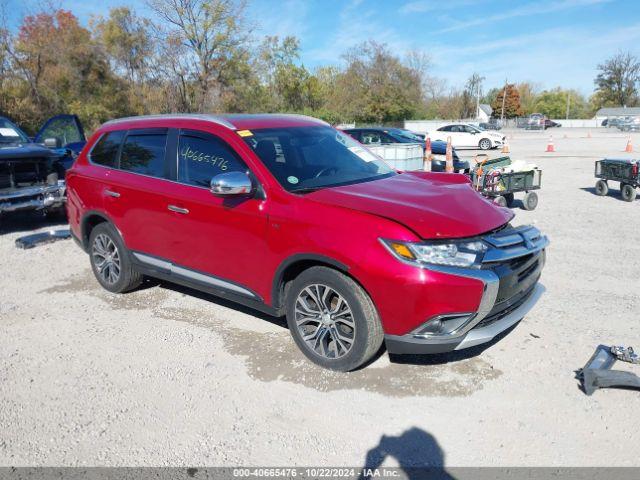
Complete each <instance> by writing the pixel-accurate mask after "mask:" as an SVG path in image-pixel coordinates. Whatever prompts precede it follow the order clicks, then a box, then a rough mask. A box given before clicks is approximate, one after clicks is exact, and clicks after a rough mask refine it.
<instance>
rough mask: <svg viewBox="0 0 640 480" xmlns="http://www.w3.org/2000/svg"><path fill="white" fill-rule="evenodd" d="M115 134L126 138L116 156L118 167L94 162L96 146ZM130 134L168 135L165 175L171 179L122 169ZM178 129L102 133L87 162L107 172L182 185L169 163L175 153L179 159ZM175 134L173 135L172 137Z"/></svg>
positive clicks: (162, 128) (165, 128) (161, 128)
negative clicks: (120, 134)
mask: <svg viewBox="0 0 640 480" xmlns="http://www.w3.org/2000/svg"><path fill="white" fill-rule="evenodd" d="M115 132H124V136H123V137H122V140H121V141H120V145H119V146H118V153H117V154H116V162H115V163H116V165H115V166H113V167H110V166H107V165H102V164H100V163H96V162H94V161H93V159H92V158H91V154H92V153H93V149H94V148H96V146H97V145H98V143H100V141H101V140H102V139H103V138H104V137H105V136H107V135H109V134H110V133H115ZM129 132H136V133H135V134H137V135H158V134H160V135H161V134H166V135H167V143H166V144H165V149H164V168H165V175H167V174H169V175H170V177H167V178H165V177H156V176H154V175H147V174H145V173H139V172H132V171H131V170H123V169H122V168H120V157H121V155H122V147H123V146H124V144H125V142H126V140H127V137H128V136H129ZM137 132H142V133H137ZM176 132H177V129H175V128H168V127H154V128H134V129H126V130H125V129H115V130H109V131H107V132H102V133H101V134H100V137H99V138H98V140H96V142H95V143H94V144H93V145H92V146H91V149H90V150H89V152H88V153H87V161H88V162H89V164H90V165H91V166H94V167H99V168H104V169H107V170H117V171H119V172H123V173H127V174H130V175H139V176H141V177H147V178H153V179H155V180H163V181H165V182H172V183H180V182H178V181H176V180H175V178H177V177H176V176H175V172H174V171H173V169H172V168H171V165H170V162H169V156H170V154H171V153H172V152H173V153H175V154H176V158H177V148H176V144H177V140H176V138H173V137H174V136H177V133H176ZM172 134H173V135H172ZM180 184H181V185H183V184H182V183H180Z"/></svg>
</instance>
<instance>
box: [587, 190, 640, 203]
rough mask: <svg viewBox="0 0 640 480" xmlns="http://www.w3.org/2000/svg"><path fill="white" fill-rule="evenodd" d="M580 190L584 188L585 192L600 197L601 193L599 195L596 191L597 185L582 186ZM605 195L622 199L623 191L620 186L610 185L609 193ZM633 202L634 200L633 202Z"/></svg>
mask: <svg viewBox="0 0 640 480" xmlns="http://www.w3.org/2000/svg"><path fill="white" fill-rule="evenodd" d="M580 190H582V191H583V192H588V193H591V194H592V195H595V196H597V197H599V196H600V195H598V194H597V193H596V189H595V187H580ZM604 196H605V197H614V198H617V199H619V200H621V199H622V193H621V192H620V188H616V187H611V186H610V187H609V193H607V194H606V195H604ZM638 198H640V197H638ZM631 203H633V202H631Z"/></svg>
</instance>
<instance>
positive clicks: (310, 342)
mask: <svg viewBox="0 0 640 480" xmlns="http://www.w3.org/2000/svg"><path fill="white" fill-rule="evenodd" d="M286 305H287V324H288V326H289V331H290V332H291V335H292V336H293V339H294V341H295V342H296V345H297V346H298V348H300V350H302V353H304V354H305V355H306V357H307V358H309V360H311V361H312V362H313V363H316V364H317V365H320V366H321V367H324V368H328V369H330V370H337V371H340V372H349V371H351V370H355V369H357V368H358V367H360V366H362V365H364V364H365V363H367V362H368V361H369V360H371V358H372V357H373V356H374V355H375V354H376V352H377V351H378V350H379V349H380V346H381V345H382V341H383V339H384V333H383V330H382V325H381V323H380V319H379V317H378V313H377V311H376V308H375V306H374V305H373V302H372V301H371V299H370V298H369V296H368V295H367V293H366V292H365V291H364V290H363V289H362V287H361V286H360V285H358V284H357V283H356V282H355V281H354V280H353V279H351V278H350V277H348V276H346V275H344V274H342V273H340V272H338V271H336V270H333V269H331V268H327V267H311V268H309V269H308V270H305V271H304V272H302V273H301V274H300V275H299V276H298V277H297V278H296V279H295V280H294V281H293V284H292V286H291V288H290V289H289V292H288V294H287V299H286Z"/></svg>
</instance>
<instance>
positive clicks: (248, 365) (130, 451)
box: [0, 129, 640, 466]
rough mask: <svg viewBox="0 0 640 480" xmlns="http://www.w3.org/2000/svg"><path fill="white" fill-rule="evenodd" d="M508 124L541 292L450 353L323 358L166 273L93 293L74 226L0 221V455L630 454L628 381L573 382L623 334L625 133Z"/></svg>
mask: <svg viewBox="0 0 640 480" xmlns="http://www.w3.org/2000/svg"><path fill="white" fill-rule="evenodd" d="M506 133H507V134H508V135H509V141H510V146H511V151H512V157H513V158H514V159H518V158H522V159H526V160H529V161H532V162H535V163H537V164H538V165H540V167H541V168H542V169H543V189H542V190H541V192H540V204H539V206H538V208H537V210H535V211H533V212H527V211H524V210H522V209H519V208H516V209H515V212H516V214H517V216H516V219H515V222H514V223H516V224H522V223H535V224H536V225H537V226H539V228H541V229H542V230H543V231H544V232H545V233H547V234H548V235H549V237H550V238H551V242H552V244H551V247H550V248H549V251H548V264H547V267H546V269H545V272H544V274H543V278H542V283H543V284H544V285H545V287H546V288H547V292H546V294H545V295H544V296H543V298H542V300H541V301H540V303H539V304H538V306H537V307H536V308H535V309H534V310H533V311H532V312H531V314H530V315H529V316H528V317H527V318H525V319H524V321H523V322H521V323H520V324H519V325H518V326H517V327H516V328H515V329H514V330H513V331H511V333H510V334H509V335H507V336H505V337H504V338H503V339H501V340H500V341H499V342H496V343H494V344H492V345H490V346H489V347H488V348H486V349H484V350H483V349H476V350H474V351H472V352H469V353H468V354H465V355H445V356H437V357H410V358H402V357H399V358H396V357H394V358H391V359H390V358H389V356H388V355H387V354H383V355H382V356H381V357H380V358H379V359H378V360H377V361H376V362H375V363H374V364H373V365H372V366H370V367H368V368H366V369H364V370H361V371H358V372H355V373H351V374H338V373H332V372H327V371H324V370H321V369H319V368H316V367H314V366H313V365H311V364H310V363H308V362H307V361H306V360H305V359H304V358H303V356H302V354H300V353H298V351H297V349H296V347H295V345H294V343H293V341H292V340H291V339H290V337H289V334H288V332H287V330H286V329H285V328H284V324H283V322H282V321H281V320H279V319H274V318H270V317H266V316H264V315H261V314H257V313H256V312H252V311H250V310H248V309H244V308H237V307H234V306H233V305H231V304H228V303H225V302H223V301H220V300H216V299H215V298H211V297H207V296H204V295H201V294H198V293H195V292H193V291H190V290H186V289H182V288H179V287H176V286H171V285H165V284H160V285H157V284H150V285H148V286H147V287H148V288H145V289H142V290H139V291H137V292H135V293H131V294H128V295H120V296H119V295H113V294H110V293H107V292H106V291H104V290H102V289H100V288H99V286H98V284H97V282H96V281H95V280H94V278H93V276H92V274H91V270H90V268H89V260H88V258H87V256H86V255H85V254H84V253H82V252H81V251H80V249H79V248H78V247H77V246H76V245H75V244H74V243H73V242H72V241H71V240H68V241H60V242H57V243H54V244H50V245H44V246H40V247H38V248H35V249H32V250H18V249H16V248H15V247H14V241H15V239H16V238H18V237H19V236H21V235H23V234H24V233H25V232H27V231H29V232H30V231H32V230H35V229H44V228H45V227H44V226H43V225H44V224H43V223H42V222H40V221H36V220H34V219H30V220H22V221H17V220H15V219H13V220H7V219H3V221H2V225H1V226H0V272H2V275H1V276H0V339H1V340H0V465H14V466H21V465H22V466H26V465H48V466H62V465H64V466H78V465H82V466H85V465H101V466H103V465H104V466H106V465H109V466H117V465H129V466H133V465H154V466H163V465H176V466H177V465H196V466H200V465H207V466H218V465H229V466H232V465H255V466H269V465H271V466H287V465H314V466H328V465H333V466H339V465H349V466H362V465H363V464H364V462H365V457H366V456H367V454H368V453H369V455H370V457H369V458H370V459H375V461H376V462H383V464H384V465H387V466H397V465H399V464H402V465H446V466H476V465H492V466H513V465H525V466H537V465H546V466H596V465H597V466H603V465H607V466H612V465H616V466H630V465H634V466H640V455H638V453H639V450H638V445H639V444H640V415H638V411H640V410H639V409H640V395H638V393H637V392H632V391H622V390H601V391H598V392H596V393H595V394H594V395H593V396H592V397H587V396H585V395H584V394H583V393H582V392H581V391H580V390H579V389H578V385H577V381H576V380H575V379H574V373H573V371H574V370H575V369H577V368H579V367H581V366H583V365H584V363H585V362H586V361H587V359H588V358H589V357H590V356H591V354H592V353H593V351H594V348H595V347H596V346H597V345H598V344H599V343H605V344H612V343H619V344H625V345H627V344H630V345H635V346H636V347H637V348H640V329H638V322H639V320H640V288H638V287H639V286H640V282H639V281H638V279H639V276H640V239H639V238H640V237H639V236H638V231H639V227H640V200H638V201H636V202H634V203H633V204H629V203H626V202H623V201H622V200H621V199H620V197H619V195H618V192H617V186H616V188H614V189H612V190H613V191H612V192H611V193H610V195H609V196H608V197H605V198H601V197H597V196H595V195H594V193H593V186H594V183H595V179H594V178H593V161H594V160H595V159H598V158H602V157H604V156H609V157H625V156H629V154H624V153H623V151H624V147H625V144H626V138H627V137H626V135H623V134H620V133H616V132H614V131H610V130H605V129H593V130H590V131H588V130H586V129H556V130H554V131H553V132H552V133H553V134H554V139H555V145H556V153H555V154H547V153H544V150H545V146H546V143H547V139H548V135H549V133H551V132H547V133H542V132H525V131H517V132H516V131H508V132H506ZM588 134H590V135H591V138H587V135H588ZM565 135H566V136H567V137H568V138H564V137H565ZM632 140H633V141H634V148H635V149H636V150H638V149H639V148H640V135H638V134H634V137H632ZM467 154H469V152H466V153H465V155H467ZM493 154H494V155H495V154H497V153H496V152H493ZM631 155H634V154H631ZM637 370H639V369H638V368H636V371H637ZM382 452H386V454H387V455H388V456H387V458H386V459H384V458H383V456H384V454H383V453H382Z"/></svg>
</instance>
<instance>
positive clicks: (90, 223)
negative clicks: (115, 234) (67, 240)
mask: <svg viewBox="0 0 640 480" xmlns="http://www.w3.org/2000/svg"><path fill="white" fill-rule="evenodd" d="M108 221H109V220H107V219H106V218H105V217H103V216H102V215H98V214H91V215H87V217H86V218H85V219H84V220H83V221H82V246H83V247H84V248H85V249H86V248H87V247H88V245H89V237H90V236H91V231H92V230H93V229H94V228H95V227H96V226H98V225H100V224H101V223H104V222H108Z"/></svg>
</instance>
